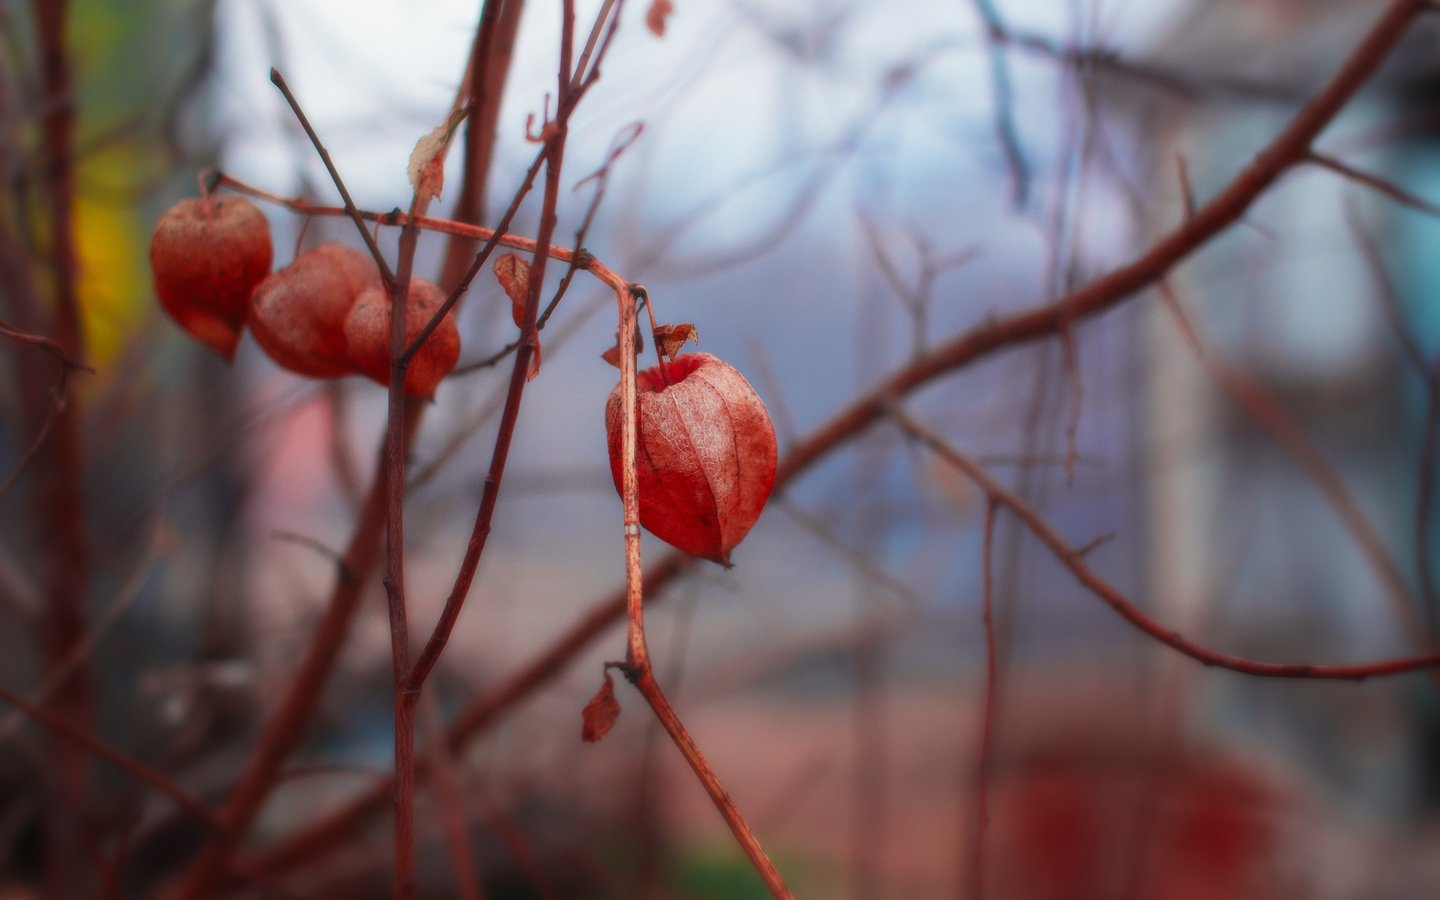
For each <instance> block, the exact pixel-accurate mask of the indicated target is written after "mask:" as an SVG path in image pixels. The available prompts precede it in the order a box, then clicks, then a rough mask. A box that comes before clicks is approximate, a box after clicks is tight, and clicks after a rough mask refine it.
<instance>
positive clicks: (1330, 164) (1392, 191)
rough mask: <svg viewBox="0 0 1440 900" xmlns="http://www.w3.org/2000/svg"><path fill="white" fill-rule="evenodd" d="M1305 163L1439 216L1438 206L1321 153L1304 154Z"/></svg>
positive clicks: (1404, 204) (1402, 204) (1400, 202)
mask: <svg viewBox="0 0 1440 900" xmlns="http://www.w3.org/2000/svg"><path fill="white" fill-rule="evenodd" d="M1305 161H1306V162H1312V163H1314V164H1315V165H1317V166H1320V167H1321V168H1324V169H1329V170H1330V171H1332V172H1334V173H1336V174H1337V175H1342V176H1344V177H1345V178H1348V179H1350V180H1351V181H1353V182H1355V183H1356V184H1363V185H1364V186H1365V187H1368V188H1370V189H1371V190H1373V191H1376V192H1378V193H1380V194H1383V195H1384V196H1386V197H1389V198H1390V199H1391V200H1394V201H1395V202H1396V203H1399V204H1400V205H1401V206H1408V207H1410V208H1411V209H1414V210H1418V211H1420V212H1423V213H1425V214H1427V215H1431V216H1440V204H1435V203H1431V202H1430V201H1429V200H1426V199H1424V198H1423V197H1419V196H1416V195H1415V194H1412V193H1410V192H1409V191H1407V190H1405V189H1404V188H1402V187H1400V186H1399V185H1398V184H1395V183H1394V182H1392V181H1388V180H1386V179H1384V178H1381V177H1380V176H1379V175H1372V174H1371V173H1369V172H1365V171H1362V170H1360V169H1357V168H1355V167H1354V166H1351V165H1348V164H1346V163H1343V162H1341V161H1340V160H1338V159H1336V158H1335V157H1333V156H1326V155H1325V154H1323V153H1316V152H1315V151H1313V150H1312V151H1310V152H1309V153H1307V154H1305Z"/></svg>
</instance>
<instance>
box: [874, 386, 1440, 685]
mask: <svg viewBox="0 0 1440 900" xmlns="http://www.w3.org/2000/svg"><path fill="white" fill-rule="evenodd" d="M890 417H891V418H892V419H893V420H894V421H895V423H896V424H897V425H899V426H900V427H901V428H902V429H904V430H905V431H906V432H907V433H909V434H910V435H911V436H912V437H914V438H916V439H917V440H919V441H921V442H922V443H924V444H925V445H926V446H928V447H930V449H931V450H933V451H934V452H935V453H936V454H937V455H938V456H939V457H940V458H941V459H943V460H944V461H945V462H946V463H948V464H950V465H952V466H954V467H955V468H956V469H958V470H959V471H960V472H961V473H963V474H964V475H965V476H966V477H967V478H969V479H970V480H972V481H974V482H975V483H976V484H977V485H979V486H980V488H981V489H982V490H983V491H984V492H985V495H986V497H987V498H988V499H989V500H990V501H991V502H994V503H999V504H1000V505H1002V506H1004V507H1006V508H1007V509H1009V510H1010V511H1011V512H1012V513H1014V514H1015V515H1016V516H1018V517H1019V518H1020V521H1022V522H1024V523H1025V526H1026V527H1027V528H1029V529H1030V532H1031V533H1032V534H1034V535H1035V536H1036V537H1037V538H1039V539H1040V543H1042V544H1044V545H1045V546H1046V547H1048V548H1049V549H1050V552H1051V553H1053V554H1054V555H1055V557H1056V558H1057V559H1058V560H1059V561H1060V563H1061V564H1062V565H1063V566H1065V568H1066V569H1068V570H1069V571H1070V574H1071V575H1073V576H1074V577H1075V580H1076V581H1078V582H1080V584H1081V585H1082V586H1084V587H1085V588H1086V589H1087V590H1089V591H1090V592H1091V593H1092V594H1094V595H1095V596H1097V597H1099V598H1100V599H1101V600H1102V601H1103V602H1104V603H1105V604H1106V605H1107V606H1109V607H1110V608H1111V609H1112V610H1114V611H1115V612H1116V613H1117V614H1118V615H1119V616H1120V617H1121V618H1122V619H1124V620H1125V621H1126V622H1129V623H1130V624H1131V625H1132V626H1134V627H1135V628H1136V629H1137V630H1139V631H1141V632H1143V633H1144V634H1147V635H1149V636H1150V637H1152V638H1154V639H1155V640H1157V641H1159V642H1160V643H1162V644H1164V645H1165V646H1167V647H1170V648H1171V649H1172V650H1176V651H1178V652H1180V653H1181V654H1183V655H1185V656H1188V657H1190V658H1191V659H1193V660H1195V661H1197V662H1200V663H1203V664H1204V665H1207V666H1215V667H1216V668H1221V669H1229V670H1230V671H1232V672H1239V673H1241V674H1243V675H1254V676H1257V677H1260V678H1310V679H1318V680H1326V681H1364V680H1365V679H1367V678H1378V677H1381V676H1388V675H1400V674H1404V673H1406V672H1416V671H1421V670H1424V669H1433V668H1436V667H1440V653H1426V654H1423V655H1420V656H1405V657H1397V658H1394V659H1382V660H1376V661H1372V662H1364V663H1350V664H1341V665H1316V664H1312V663H1272V662H1259V661H1257V660H1253V659H1247V658H1245V657H1243V656H1235V655H1233V654H1230V653H1222V652H1220V651H1218V650H1212V649H1211V648H1209V647H1206V646H1205V645H1203V644H1199V643H1196V642H1195V641H1192V640H1190V639H1189V638H1186V637H1184V636H1183V635H1181V634H1180V633H1179V632H1178V631H1174V630H1172V629H1170V628H1167V627H1166V626H1165V625H1163V624H1161V623H1160V622H1158V621H1156V620H1155V619H1153V618H1151V617H1150V616H1149V615H1148V614H1147V613H1145V612H1144V611H1143V610H1141V609H1140V607H1138V606H1137V605H1135V603H1134V602H1132V601H1131V600H1130V599H1129V598H1128V597H1126V596H1125V595H1124V594H1122V593H1121V592H1120V591H1119V590H1118V589H1117V588H1115V587H1114V586H1113V585H1111V584H1110V583H1109V582H1107V581H1105V580H1104V579H1103V578H1101V577H1100V576H1099V575H1097V574H1096V573H1095V572H1094V571H1092V570H1091V569H1090V567H1089V565H1088V564H1086V562H1085V554H1084V553H1083V552H1082V550H1079V549H1076V548H1075V547H1072V546H1071V545H1070V544H1069V543H1067V542H1066V541H1065V539H1064V538H1062V537H1060V535H1059V534H1058V533H1057V532H1056V531H1055V529H1054V528H1052V527H1051V526H1050V524H1049V523H1048V522H1046V521H1045V518H1044V517H1043V516H1042V515H1040V513H1039V511H1037V510H1036V509H1035V508H1034V507H1033V506H1031V505H1030V504H1029V503H1026V502H1025V501H1024V500H1023V499H1021V498H1020V497H1019V496H1017V495H1016V494H1014V493H1012V492H1010V491H1007V490H1006V489H1005V488H1003V487H1001V486H1000V484H999V483H998V482H997V481H995V480H994V479H993V478H991V477H990V474H989V473H988V472H986V471H985V469H984V468H983V467H981V466H980V465H979V464H978V463H976V462H975V461H974V460H972V459H970V458H969V457H968V456H965V455H964V454H962V453H960V452H959V451H958V450H956V449H955V448H954V447H952V446H950V445H949V444H948V443H946V442H945V440H944V439H943V438H941V437H940V436H939V435H937V434H935V432H933V431H931V430H930V429H928V428H926V427H925V426H924V425H922V424H921V423H920V422H919V421H917V420H916V419H915V418H913V417H912V416H910V415H909V414H907V413H905V412H904V411H902V410H901V409H899V408H898V407H892V408H891V411H890Z"/></svg>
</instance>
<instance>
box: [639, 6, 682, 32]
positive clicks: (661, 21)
mask: <svg viewBox="0 0 1440 900" xmlns="http://www.w3.org/2000/svg"><path fill="white" fill-rule="evenodd" d="M674 11H675V4H674V3H671V2H670V0H651V3H650V8H649V9H647V10H645V27H646V28H648V29H650V33H651V34H653V35H655V36H656V37H657V38H663V37H664V36H665V20H666V19H667V18H669V17H670V14H671V13H673V12H674Z"/></svg>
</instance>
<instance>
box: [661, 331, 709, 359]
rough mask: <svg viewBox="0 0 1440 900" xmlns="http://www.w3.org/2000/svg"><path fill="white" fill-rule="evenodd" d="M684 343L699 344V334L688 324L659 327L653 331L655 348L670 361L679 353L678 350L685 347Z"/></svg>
mask: <svg viewBox="0 0 1440 900" xmlns="http://www.w3.org/2000/svg"><path fill="white" fill-rule="evenodd" d="M686 341H694V342H695V343H697V344H698V343H700V334H699V333H698V332H697V331H696V330H695V326H694V325H692V324H691V323H689V322H681V323H680V324H679V325H660V326H657V327H656V329H655V348H656V349H657V350H659V352H661V353H663V354H665V355H666V356H668V357H670V359H672V360H673V359H675V355H676V354H678V353H679V352H680V348H681V347H683V346H685V342H686Z"/></svg>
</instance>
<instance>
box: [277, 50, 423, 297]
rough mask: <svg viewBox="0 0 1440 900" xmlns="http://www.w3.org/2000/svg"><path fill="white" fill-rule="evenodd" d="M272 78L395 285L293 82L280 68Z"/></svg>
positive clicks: (388, 283) (382, 273)
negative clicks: (294, 91) (291, 89)
mask: <svg viewBox="0 0 1440 900" xmlns="http://www.w3.org/2000/svg"><path fill="white" fill-rule="evenodd" d="M270 82H271V83H272V84H274V85H275V87H277V88H279V89H280V93H281V94H282V95H284V97H285V102H286V103H288V104H290V111H291V112H293V113H294V114H295V119H296V120H297V121H298V122H299V123H300V127H301V128H303V129H305V135H306V136H307V137H308V138H310V143H311V144H312V145H313V146H314V147H315V152H316V154H317V155H319V157H320V161H321V162H323V163H324V164H325V171H327V172H329V173H330V180H331V181H333V182H334V183H335V189H336V190H338V191H339V192H340V199H341V200H342V201H343V202H344V204H345V207H344V209H345V214H346V215H348V216H349V217H350V220H351V221H352V222H354V223H355V230H356V231H359V232H360V237H361V239H363V240H364V241H365V246H366V247H368V248H369V250H370V255H371V256H372V257H374V259H375V265H376V266H378V267H379V268H380V276H381V278H383V279H384V280H385V285H386V286H387V287H391V286H393V285H394V284H395V275H394V273H393V272H391V271H390V264H389V263H387V262H386V261H385V254H383V253H381V252H380V245H379V244H377V243H375V237H374V236H373V235H372V234H370V229H368V228H366V227H365V223H364V221H362V220H361V218H360V213H359V211H358V210H357V209H356V206H355V201H354V200H353V199H351V197H350V191H348V190H346V188H345V181H344V179H342V178H341V177H340V173H339V172H338V171H337V170H336V169H335V163H334V162H332V161H331V159H330V151H329V150H326V149H325V145H324V144H323V143H321V141H320V136H319V135H318V134H316V133H315V129H314V127H313V126H311V124H310V119H309V118H308V117H307V116H306V115H305V110H303V109H301V108H300V103H299V101H297V100H296V99H295V95H294V94H293V93H291V92H290V85H288V84H286V82H285V76H283V75H281V74H280V70H279V69H276V68H271V69H270Z"/></svg>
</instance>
